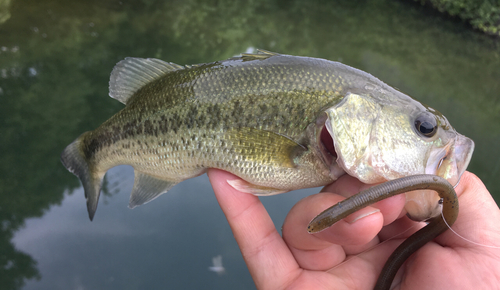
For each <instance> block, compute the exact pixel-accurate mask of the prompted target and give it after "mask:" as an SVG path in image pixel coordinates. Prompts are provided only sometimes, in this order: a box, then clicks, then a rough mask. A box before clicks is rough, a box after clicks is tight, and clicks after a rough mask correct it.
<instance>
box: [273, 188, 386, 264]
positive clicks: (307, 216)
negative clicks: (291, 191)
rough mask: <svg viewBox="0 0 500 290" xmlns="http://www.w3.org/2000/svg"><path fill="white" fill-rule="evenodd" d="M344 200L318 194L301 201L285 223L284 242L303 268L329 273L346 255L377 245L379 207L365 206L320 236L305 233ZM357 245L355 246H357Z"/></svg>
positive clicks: (379, 217) (380, 216) (380, 225)
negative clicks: (320, 217) (313, 222)
mask: <svg viewBox="0 0 500 290" xmlns="http://www.w3.org/2000/svg"><path fill="white" fill-rule="evenodd" d="M343 199H344V197H342V196H339V195H337V194H333V193H325V192H324V193H319V194H315V195H311V196H309V197H306V198H304V199H302V200H301V201H299V202H298V203H297V204H296V205H295V206H294V207H293V208H292V209H291V210H290V212H289V214H288V215H287V217H286V219H285V222H284V224H283V230H282V232H283V239H285V241H286V243H287V245H288V247H289V248H290V249H291V251H292V253H293V255H294V256H295V259H296V260H297V262H298V263H299V265H300V267H302V268H304V269H308V270H327V269H330V268H332V267H334V266H336V265H338V264H339V263H341V262H343V261H344V260H345V258H346V254H347V255H349V254H357V253H359V252H361V251H364V250H366V249H367V248H369V247H371V246H373V245H374V244H376V243H377V240H376V239H375V237H376V235H377V233H378V232H379V231H380V229H381V228H382V223H383V217H382V215H381V214H380V211H379V210H378V209H376V208H372V207H366V208H364V209H361V210H360V211H358V212H356V213H354V214H352V215H350V216H348V217H347V218H345V219H344V220H341V221H339V222H337V223H336V224H335V225H333V226H332V227H330V228H328V229H326V230H324V231H322V232H320V233H317V234H309V233H308V232H307V231H306V228H307V225H308V224H309V222H310V221H311V219H312V218H313V217H314V216H315V215H316V214H317V213H319V212H321V211H323V210H324V209H325V208H326V207H328V206H329V205H331V204H335V203H337V202H339V201H340V200H343ZM354 245H356V246H354Z"/></svg>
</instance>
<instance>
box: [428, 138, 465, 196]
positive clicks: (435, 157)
mask: <svg viewBox="0 0 500 290" xmlns="http://www.w3.org/2000/svg"><path fill="white" fill-rule="evenodd" d="M454 134H455V138H453V139H452V140H451V141H450V142H448V144H446V146H444V147H442V148H439V149H437V150H436V149H435V150H433V151H432V152H431V153H430V156H429V158H428V159H427V164H426V168H425V173H426V174H434V175H438V176H441V177H443V178H444V179H446V180H448V182H450V184H451V185H452V186H453V187H456V186H457V185H458V183H459V182H460V179H461V177H462V175H463V174H464V172H465V170H466V169H467V166H468V165H469V163H470V160H471V158H472V153H473V152H474V147H475V145H474V141H472V139H470V138H467V137H465V136H463V135H461V134H459V133H454Z"/></svg>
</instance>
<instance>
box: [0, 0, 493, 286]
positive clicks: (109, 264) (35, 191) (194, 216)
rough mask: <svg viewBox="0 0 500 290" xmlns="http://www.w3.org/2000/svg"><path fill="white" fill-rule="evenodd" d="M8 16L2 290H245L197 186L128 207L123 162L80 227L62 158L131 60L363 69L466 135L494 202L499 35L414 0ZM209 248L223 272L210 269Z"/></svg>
mask: <svg viewBox="0 0 500 290" xmlns="http://www.w3.org/2000/svg"><path fill="white" fill-rule="evenodd" d="M5 2H9V1H5ZM5 7H6V6H5V5H0V20H2V19H5V18H8V16H6V15H10V18H8V20H7V21H6V22H4V23H3V24H0V116H1V117H0V135H1V142H0V152H1V154H0V220H1V222H0V285H1V289H253V288H254V287H255V286H254V285H253V282H252V280H251V277H250V275H249V274H248V272H247V269H246V266H245V264H244V262H243V260H242V258H241V254H240V253H239V250H238V248H237V246H236V244H235V242H234V239H233V237H232V234H231V231H230V229H229V227H228V225H227V223H226V221H225V219H224V216H223V214H222V212H221V210H220V209H219V208H218V205H217V202H216V201H215V198H214V197H213V193H212V190H211V187H210V184H209V183H208V180H207V178H206V177H199V178H197V179H194V180H190V181H187V182H184V183H182V184H180V185H178V186H176V187H175V188H174V189H173V190H172V191H171V192H169V194H167V195H164V196H162V197H160V198H158V199H157V200H155V201H154V202H152V203H150V204H147V205H144V206H141V207H139V208H137V209H134V210H129V209H127V207H126V205H127V203H128V195H129V192H130V190H131V187H132V182H133V173H132V171H131V169H130V168H128V167H118V168H116V169H115V170H112V171H111V172H110V173H109V177H108V178H107V191H106V194H105V196H104V198H103V199H101V202H100V205H99V209H98V211H97V214H96V217H95V220H94V222H92V223H91V222H89V221H88V217H87V213H86V207H85V200H84V197H83V191H82V189H81V188H80V185H79V182H78V180H77V178H76V177H75V176H73V175H72V174H70V173H69V172H67V171H66V170H65V169H64V167H63V166H62V165H61V164H60V162H59V155H60V152H61V151H62V150H63V148H64V147H65V146H66V145H67V144H69V143H70V142H71V141H72V140H73V139H75V138H76V137H77V136H78V135H79V134H81V133H82V132H84V131H87V130H91V129H93V128H95V127H97V126H98V125H99V124H100V123H102V122H103V121H104V120H106V119H107V118H109V117H110V116H111V115H113V114H114V113H116V112H117V111H118V110H120V108H121V107H122V104H120V103H119V102H117V101H116V100H113V99H111V98H109V97H107V94H108V88H107V87H108V81H109V73H110V72H111V70H112V68H113V66H114V64H115V63H116V62H118V61H120V60H121V59H123V58H125V57H127V56H136V57H156V58H161V59H164V60H166V61H171V62H175V63H178V64H193V63H201V62H210V61H215V60H221V59H225V58H228V57H230V56H233V55H236V54H239V53H240V52H244V51H246V50H247V49H249V48H263V49H267V50H271V51H276V52H281V53H286V54H294V55H306V56H313V57H321V58H326V59H330V60H336V61H341V62H343V63H345V64H348V65H350V66H354V67H356V68H359V69H361V70H364V71H367V72H369V73H371V74H373V75H375V76H377V77H378V78H380V79H381V80H383V81H385V82H386V83H388V84H390V85H392V86H394V87H397V88H398V89H400V90H401V91H403V92H405V93H407V94H409V95H411V96H413V97H415V98H416V99H418V100H420V101H422V102H424V103H427V104H428V105H430V106H432V107H434V108H436V109H438V110H439V111H441V112H442V113H443V114H444V115H445V116H447V118H448V119H449V120H450V122H451V123H452V124H453V125H454V127H455V128H456V129H457V131H459V132H460V133H462V134H464V135H466V136H468V137H470V138H472V139H473V140H474V141H475V143H476V149H475V152H474V156H473V158H472V161H471V164H470V166H469V170H470V171H472V172H474V173H475V174H477V175H478V176H479V177H480V178H481V179H482V180H483V181H484V182H485V183H486V185H487V187H488V188H489V189H490V191H491V192H492V194H494V195H496V199H497V201H499V200H500V196H499V195H498V194H499V191H500V178H498V177H499V176H500V151H499V145H500V46H499V41H498V39H492V38H489V37H487V36H484V35H481V34H479V33H477V32H475V31H473V30H471V29H470V28H469V27H468V26H467V25H465V24H463V23H461V22H459V21H457V20H455V19H448V18H445V17H442V16H441V15H440V14H438V13H435V12H433V11H430V10H427V9H426V8H423V7H421V6H419V5H418V4H415V3H414V2H413V1H410V0H407V1H403V0H401V1H396V0H393V1H390V0H387V1H347V0H346V1H308V2H305V1H265V0H262V1H257V0H256V1H245V2H241V3H240V2H237V1H201V0H200V1H193V0H184V1H153V0H143V1H136V2H130V1H123V2H122V1H111V0H106V1H97V0H93V1H92V0H90V1H89V0H86V1H62V0H56V1H48V0H36V1H35V0H17V1H16V0H12V1H10V6H8V8H5ZM5 9H8V10H5ZM316 191H317V189H312V190H305V191H300V192H292V193H287V194H284V195H279V196H275V197H269V198H263V199H262V200H263V202H264V203H265V205H266V207H267V208H268V210H269V211H270V213H271V216H272V217H273V220H274V221H275V224H276V226H277V227H278V228H279V227H280V226H281V224H282V223H283V220H284V218H285V216H286V213H287V212H288V210H289V209H290V208H291V207H292V206H293V204H294V203H295V202H297V201H298V200H299V199H300V198H302V197H303V196H305V195H307V194H311V193H313V192H316ZM219 254H220V255H222V257H223V262H224V266H225V267H226V271H227V273H226V274H225V275H223V276H217V275H216V274H215V273H213V272H209V271H208V269H207V268H208V266H210V265H211V258H212V257H214V256H217V255H219Z"/></svg>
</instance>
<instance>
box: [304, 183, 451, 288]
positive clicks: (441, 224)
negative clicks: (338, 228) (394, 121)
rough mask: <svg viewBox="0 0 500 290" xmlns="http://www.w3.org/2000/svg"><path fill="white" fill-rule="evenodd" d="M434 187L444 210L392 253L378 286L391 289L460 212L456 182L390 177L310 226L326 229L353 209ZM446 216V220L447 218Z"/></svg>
mask: <svg viewBox="0 0 500 290" xmlns="http://www.w3.org/2000/svg"><path fill="white" fill-rule="evenodd" d="M419 189H431V190H435V191H436V192H437V193H438V194H439V196H440V197H441V201H440V202H441V203H442V207H443V214H442V215H439V216H436V217H434V218H431V219H430V220H428V224H427V225H426V226H425V227H423V228H422V229H420V230H419V231H417V232H416V233H414V234H413V235H411V236H410V237H409V238H408V239H406V240H405V241H404V242H403V243H402V244H401V245H399V247H398V248H397V249H396V250H395V251H394V253H392V255H391V256H390V257H389V259H388V260H387V262H386V263H385V265H384V268H383V269H382V272H381V273H380V276H379V278H378V280H377V284H376V285H375V288H374V289H375V290H386V289H390V287H391V283H392V280H393V279H394V276H395V275H396V273H397V271H398V269H399V268H400V267H401V265H402V264H403V263H404V261H406V259H407V258H408V257H409V256H411V254H413V253H414V252H415V251H417V250H418V249H419V248H421V247H422V246H423V245H425V244H426V243H427V242H429V241H431V240H433V239H434V238H435V237H437V236H439V235H440V234H441V233H443V232H444V231H446V230H447V229H448V225H449V226H451V225H452V224H453V223H454V222H455V220H456V219H457V216H458V198H457V195H456V193H455V190H454V189H453V186H451V184H450V183H449V182H448V181H447V180H446V179H444V178H442V177H439V176H435V175H426V174H423V175H413V176H408V177H403V178H400V179H396V180H391V181H387V182H385V183H382V184H380V185H377V186H374V187H371V188H369V189H367V190H364V191H361V192H360V193H358V194H356V195H354V196H351V197H350V198H348V199H345V200H343V201H341V202H339V203H337V204H336V205H334V206H332V207H330V208H328V209H327V210H325V211H323V212H322V213H320V214H319V215H318V216H316V217H315V218H314V219H313V220H312V221H311V222H310V223H309V226H308V228H307V229H308V231H309V232H310V233H315V232H319V231H322V230H324V229H326V228H328V227H329V226H331V225H333V224H334V223H336V222H337V221H339V220H341V219H343V218H345V217H346V216H348V215H350V214H351V213H353V212H355V211H357V210H359V209H361V208H364V207H366V206H368V205H370V204H373V203H375V202H377V201H380V200H382V199H386V198H388V197H391V196H393V195H396V194H400V193H404V192H407V191H412V190H419ZM443 218H444V219H446V222H445V221H444V220H443Z"/></svg>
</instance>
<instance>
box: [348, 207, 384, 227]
mask: <svg viewBox="0 0 500 290" xmlns="http://www.w3.org/2000/svg"><path fill="white" fill-rule="evenodd" d="M377 212H380V210H379V209H378V208H377V209H374V210H372V211H370V212H363V213H361V214H359V215H358V216H355V217H354V218H353V219H352V220H351V219H346V222H348V223H350V224H353V223H355V222H356V221H358V220H360V219H362V218H364V217H367V216H369V215H372V214H374V213H377Z"/></svg>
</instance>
